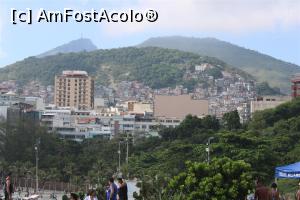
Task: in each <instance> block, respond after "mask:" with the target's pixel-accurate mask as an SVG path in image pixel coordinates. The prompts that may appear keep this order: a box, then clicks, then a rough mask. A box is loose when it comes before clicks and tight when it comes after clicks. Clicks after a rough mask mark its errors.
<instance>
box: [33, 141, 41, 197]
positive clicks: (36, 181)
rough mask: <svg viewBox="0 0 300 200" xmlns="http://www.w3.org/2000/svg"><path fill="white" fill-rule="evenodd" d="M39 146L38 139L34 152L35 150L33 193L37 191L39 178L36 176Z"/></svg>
mask: <svg viewBox="0 0 300 200" xmlns="http://www.w3.org/2000/svg"><path fill="white" fill-rule="evenodd" d="M39 144H40V138H39V139H37V141H36V143H35V145H34V150H35V192H36V193H38V189H39V176H38V168H39Z"/></svg>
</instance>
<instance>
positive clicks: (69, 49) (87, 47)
mask: <svg viewBox="0 0 300 200" xmlns="http://www.w3.org/2000/svg"><path fill="white" fill-rule="evenodd" d="M96 49H97V47H96V46H95V45H94V44H93V42H92V41H91V40H90V39H86V38H80V39H78V40H73V41H71V42H69V43H66V44H63V45H61V46H58V47H56V48H54V49H51V50H49V51H47V52H45V53H42V54H40V55H38V56H37V57H40V58H42V57H46V56H52V55H56V54H59V53H76V52H81V51H94V50H96Z"/></svg>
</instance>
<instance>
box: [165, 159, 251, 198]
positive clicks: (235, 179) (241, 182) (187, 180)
mask: <svg viewBox="0 0 300 200" xmlns="http://www.w3.org/2000/svg"><path fill="white" fill-rule="evenodd" d="M251 182H252V176H251V166H250V164H247V163H246V162H244V161H242V160H237V161H233V160H231V159H229V158H226V157H225V158H221V159H213V160H212V162H211V163H210V164H207V163H203V162H202V163H199V162H196V163H192V162H187V169H186V170H185V171H184V172H182V173H180V174H179V175H178V176H175V177H174V178H173V179H172V180H171V181H170V182H169V185H168V188H167V192H172V193H173V196H178V195H182V196H183V198H182V199H187V200H192V199H198V200H207V199H212V200H227V199H235V200H244V199H245V196H246V195H247V193H248V190H249V189H250V188H251V187H252V183H251ZM171 199H172V198H171Z"/></svg>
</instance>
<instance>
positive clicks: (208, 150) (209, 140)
mask: <svg viewBox="0 0 300 200" xmlns="http://www.w3.org/2000/svg"><path fill="white" fill-rule="evenodd" d="M213 139H214V137H210V138H208V140H207V144H206V145H207V147H206V152H207V163H208V164H209V162H210V143H211V140H213Z"/></svg>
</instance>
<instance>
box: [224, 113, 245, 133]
mask: <svg viewBox="0 0 300 200" xmlns="http://www.w3.org/2000/svg"><path fill="white" fill-rule="evenodd" d="M223 123H224V127H225V128H226V129H228V130H236V129H239V128H241V122H240V116H239V113H238V111H237V110H234V111H231V112H228V113H225V114H224V115H223Z"/></svg>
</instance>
